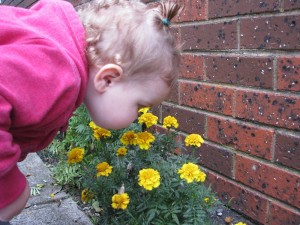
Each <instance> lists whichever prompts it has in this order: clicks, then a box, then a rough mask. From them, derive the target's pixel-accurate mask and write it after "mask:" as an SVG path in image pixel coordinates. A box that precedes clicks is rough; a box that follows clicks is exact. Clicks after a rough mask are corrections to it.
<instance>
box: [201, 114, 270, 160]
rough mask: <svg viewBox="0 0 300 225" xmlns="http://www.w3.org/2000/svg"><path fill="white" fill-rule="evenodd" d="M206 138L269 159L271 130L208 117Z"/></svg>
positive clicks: (231, 120)
mask: <svg viewBox="0 0 300 225" xmlns="http://www.w3.org/2000/svg"><path fill="white" fill-rule="evenodd" d="M207 129H208V131H207V138H208V139H209V140H210V141H214V142H217V143H220V144H222V145H226V146H230V147H233V148H235V149H236V150H240V151H243V152H247V153H249V154H251V155H254V156H258V157H261V158H265V159H268V160H270V159H271V148H272V143H273V136H274V131H273V129H265V128H260V127H258V126H254V125H249V124H246V123H242V122H239V121H236V120H233V119H222V118H215V117H208V123H207Z"/></svg>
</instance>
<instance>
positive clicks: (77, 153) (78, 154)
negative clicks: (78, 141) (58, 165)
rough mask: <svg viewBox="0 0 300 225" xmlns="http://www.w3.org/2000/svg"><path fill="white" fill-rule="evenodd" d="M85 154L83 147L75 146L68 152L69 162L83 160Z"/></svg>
mask: <svg viewBox="0 0 300 225" xmlns="http://www.w3.org/2000/svg"><path fill="white" fill-rule="evenodd" d="M83 155H84V149H83V148H73V149H72V150H71V151H69V152H68V163H69V164H73V163H78V162H81V161H82V159H83Z"/></svg>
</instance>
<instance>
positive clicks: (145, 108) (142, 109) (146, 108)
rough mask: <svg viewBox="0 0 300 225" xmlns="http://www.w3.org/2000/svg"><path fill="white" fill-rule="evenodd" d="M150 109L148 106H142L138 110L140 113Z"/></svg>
mask: <svg viewBox="0 0 300 225" xmlns="http://www.w3.org/2000/svg"><path fill="white" fill-rule="evenodd" d="M149 110H150V107H144V108H141V109H139V111H138V112H140V113H143V114H144V113H146V112H148V111H149Z"/></svg>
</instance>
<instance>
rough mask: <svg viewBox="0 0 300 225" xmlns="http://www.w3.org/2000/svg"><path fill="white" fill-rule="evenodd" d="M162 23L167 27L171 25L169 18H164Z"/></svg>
mask: <svg viewBox="0 0 300 225" xmlns="http://www.w3.org/2000/svg"><path fill="white" fill-rule="evenodd" d="M161 21H162V23H163V25H165V26H167V27H169V26H170V24H171V22H170V20H168V19H167V18H163V19H162V20H161Z"/></svg>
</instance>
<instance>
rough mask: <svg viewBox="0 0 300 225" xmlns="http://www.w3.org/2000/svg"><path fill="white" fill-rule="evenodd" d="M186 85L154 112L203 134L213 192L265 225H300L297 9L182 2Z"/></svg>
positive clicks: (295, 4) (211, 0)
mask: <svg viewBox="0 0 300 225" xmlns="http://www.w3.org/2000/svg"><path fill="white" fill-rule="evenodd" d="M180 3H181V4H182V5H184V7H185V9H184V11H183V12H182V13H181V15H180V16H179V17H178V19H177V23H176V24H174V26H173V27H174V28H173V31H174V32H175V33H176V34H177V36H178V41H179V42H180V43H183V46H182V64H181V68H180V72H181V75H180V79H179V81H178V84H177V86H176V87H175V88H174V89H173V93H172V96H171V98H170V99H169V101H167V102H164V103H163V104H162V105H161V106H160V107H159V109H158V111H157V113H158V114H159V115H160V116H161V118H163V117H164V116H166V115H169V114H172V115H175V116H177V118H178V119H179V122H180V130H181V131H182V135H183V136H184V135H186V134H188V133H200V134H202V135H203V136H204V137H205V140H206V143H205V144H204V146H203V147H201V148H200V149H199V151H198V152H197V153H198V154H199V157H200V160H199V164H200V165H201V166H202V167H203V168H205V169H206V171H207V173H208V179H207V184H210V185H211V186H212V188H213V190H214V191H216V192H218V196H219V197H220V199H221V200H222V201H223V202H224V203H229V205H230V207H231V208H232V209H234V210H236V211H237V212H239V213H241V214H244V215H245V216H247V217H250V218H251V219H253V220H255V221H257V223H258V224H267V225H299V224H300V210H299V209H300V132H299V131H300V51H299V50H300V1H299V0H260V1H258V0H197V1H196V0H180Z"/></svg>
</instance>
